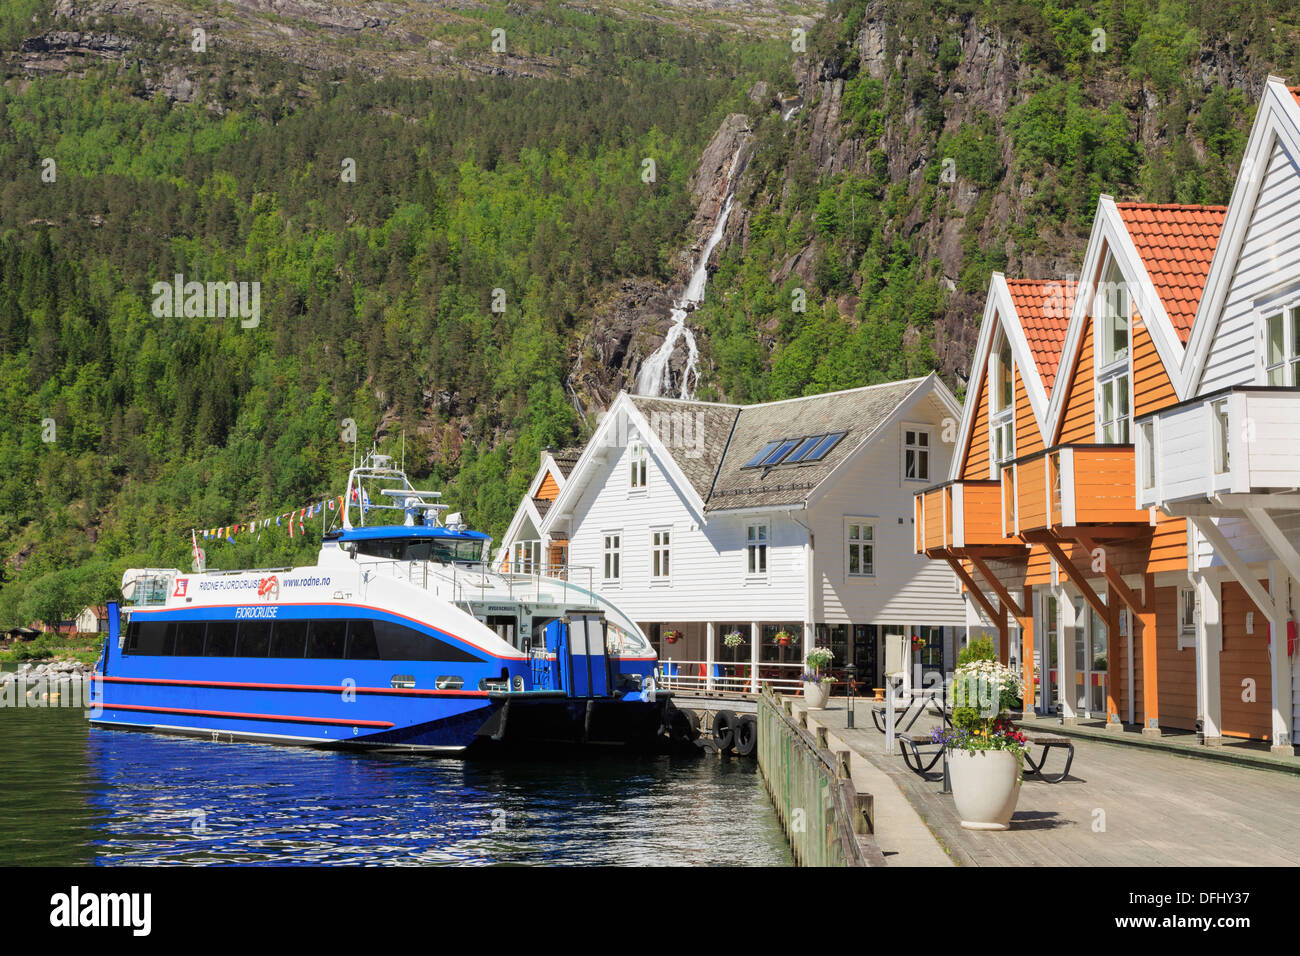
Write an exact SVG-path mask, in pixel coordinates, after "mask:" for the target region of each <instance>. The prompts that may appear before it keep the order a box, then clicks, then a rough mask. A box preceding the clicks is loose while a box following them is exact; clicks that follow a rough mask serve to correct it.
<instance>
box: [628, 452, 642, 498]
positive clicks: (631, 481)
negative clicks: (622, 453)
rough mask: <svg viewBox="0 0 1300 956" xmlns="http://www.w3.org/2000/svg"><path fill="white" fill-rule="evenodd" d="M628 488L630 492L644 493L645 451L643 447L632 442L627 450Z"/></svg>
mask: <svg viewBox="0 0 1300 956" xmlns="http://www.w3.org/2000/svg"><path fill="white" fill-rule="evenodd" d="M628 462H629V467H628V484H627V486H628V488H629V489H630V490H631V491H645V487H646V450H645V445H643V444H641V442H639V441H634V442H633V443H632V445H631V447H629V448H628Z"/></svg>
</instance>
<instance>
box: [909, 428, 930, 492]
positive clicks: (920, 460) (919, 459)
mask: <svg viewBox="0 0 1300 956" xmlns="http://www.w3.org/2000/svg"><path fill="white" fill-rule="evenodd" d="M903 477H904V478H906V479H907V480H909V481H929V480H930V433H929V432H928V431H925V430H924V429H920V428H904V429H903Z"/></svg>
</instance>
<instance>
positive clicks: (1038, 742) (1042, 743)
mask: <svg viewBox="0 0 1300 956" xmlns="http://www.w3.org/2000/svg"><path fill="white" fill-rule="evenodd" d="M1021 733H1023V734H1024V735H1025V743H1026V744H1028V746H1027V747H1026V748H1025V763H1027V764H1029V766H1028V767H1027V768H1026V769H1025V776H1027V777H1029V776H1037V777H1038V778H1039V779H1040V780H1042V781H1043V782H1044V783H1060V782H1061V781H1062V780H1064V779H1065V778H1066V777H1068V776H1069V775H1070V764H1072V763H1074V741H1072V740H1070V738H1069V737H1062V736H1061V735H1060V734H1044V733H1037V732H1035V731H1031V730H1021ZM1035 747H1042V748H1043V751H1042V754H1041V755H1040V756H1039V758H1038V760H1037V761H1035V760H1034V748H1035ZM1053 747H1064V748H1065V769H1064V770H1062V771H1061V772H1060V773H1058V774H1055V775H1053V774H1049V773H1045V772H1044V771H1043V768H1044V767H1045V766H1046V765H1047V755H1048V754H1049V753H1051V752H1052V748H1053Z"/></svg>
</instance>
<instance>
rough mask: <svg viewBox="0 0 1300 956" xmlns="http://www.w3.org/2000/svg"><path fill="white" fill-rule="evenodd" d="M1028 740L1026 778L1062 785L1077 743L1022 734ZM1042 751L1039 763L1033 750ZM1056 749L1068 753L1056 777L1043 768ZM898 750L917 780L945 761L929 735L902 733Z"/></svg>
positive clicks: (1052, 737) (938, 746)
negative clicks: (1063, 767) (929, 748)
mask: <svg viewBox="0 0 1300 956" xmlns="http://www.w3.org/2000/svg"><path fill="white" fill-rule="evenodd" d="M1021 733H1022V734H1024V736H1025V743H1026V744H1028V746H1027V747H1026V748H1025V763H1026V764H1027V765H1028V766H1026V767H1025V771H1024V775H1025V776H1026V777H1037V778H1038V779H1040V780H1042V781H1043V782H1044V783H1060V782H1061V781H1062V780H1064V779H1065V778H1066V777H1068V776H1069V775H1070V766H1071V764H1073V763H1074V742H1073V741H1072V740H1070V738H1068V737H1062V736H1061V735H1060V734H1048V733H1040V732H1038V731H1029V730H1022V731H1021ZM922 747H934V748H935V749H934V750H933V751H928V752H926V751H922V750H921V748H922ZM1035 747H1042V748H1043V749H1042V751H1041V752H1040V753H1039V756H1038V759H1037V760H1035V759H1034V748H1035ZM1053 747H1060V748H1064V750H1065V769H1064V770H1062V771H1061V772H1060V773H1057V774H1049V773H1047V772H1045V770H1044V767H1046V765H1047V756H1048V754H1050V753H1051V752H1052V748H1053ZM898 749H899V752H900V753H902V755H903V762H904V763H906V764H907V768H908V769H909V770H911V771H912V772H913V773H914V774H916V775H917V776H918V777H924V776H925V775H926V774H927V773H929V772H930V770H931V769H933V767H934V765H935V764H937V763H938V762H939V760H940V759H941V758H942V757H943V745H942V744H940V743H937V742H936V741H934V740H933V739H932V738H931V736H930V734H911V733H902V734H899V736H898Z"/></svg>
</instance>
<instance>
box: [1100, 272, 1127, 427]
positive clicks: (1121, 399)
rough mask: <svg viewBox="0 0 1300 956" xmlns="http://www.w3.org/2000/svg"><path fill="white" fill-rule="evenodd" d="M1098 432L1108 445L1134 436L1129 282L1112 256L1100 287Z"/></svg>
mask: <svg viewBox="0 0 1300 956" xmlns="http://www.w3.org/2000/svg"><path fill="white" fill-rule="evenodd" d="M1094 301H1095V303H1096V312H1097V320H1096V322H1097V324H1096V339H1097V348H1096V352H1097V434H1098V436H1099V437H1100V439H1101V440H1102V441H1103V442H1105V443H1107V444H1116V445H1127V444H1128V443H1129V442H1130V441H1131V440H1132V439H1131V438H1130V437H1129V436H1130V434H1131V431H1132V422H1133V415H1132V401H1131V396H1130V394H1129V393H1130V388H1131V382H1132V376H1131V374H1130V371H1129V348H1130V339H1129V333H1130V325H1131V319H1132V313H1131V310H1130V302H1129V294H1128V284H1127V283H1126V282H1125V281H1124V275H1123V273H1122V272H1121V271H1120V269H1119V265H1118V263H1116V262H1115V261H1114V260H1113V259H1112V260H1111V261H1110V268H1109V269H1107V270H1106V278H1105V281H1103V282H1102V283H1101V285H1100V287H1099V288H1098V289H1097V296H1096V299H1095V300H1094Z"/></svg>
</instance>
